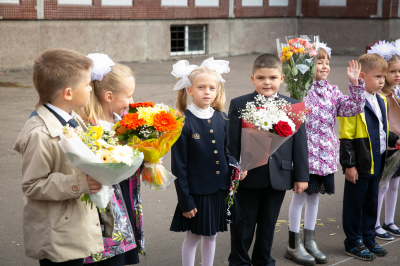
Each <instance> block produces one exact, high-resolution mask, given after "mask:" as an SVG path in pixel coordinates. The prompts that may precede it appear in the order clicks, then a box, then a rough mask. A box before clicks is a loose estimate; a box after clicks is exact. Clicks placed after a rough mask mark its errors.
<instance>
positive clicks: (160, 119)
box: [153, 111, 179, 132]
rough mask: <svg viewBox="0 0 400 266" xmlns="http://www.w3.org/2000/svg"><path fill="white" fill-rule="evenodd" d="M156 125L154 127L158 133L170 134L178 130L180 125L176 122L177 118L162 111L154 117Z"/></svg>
mask: <svg viewBox="0 0 400 266" xmlns="http://www.w3.org/2000/svg"><path fill="white" fill-rule="evenodd" d="M153 120H154V124H153V126H154V127H155V128H156V130H157V131H158V132H164V131H165V132H168V131H174V130H175V129H177V128H178V126H179V123H178V121H176V120H175V117H174V116H173V115H172V114H170V113H168V112H165V111H161V112H159V113H157V114H155V115H154V117H153Z"/></svg>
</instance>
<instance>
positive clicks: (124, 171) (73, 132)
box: [58, 125, 143, 209]
mask: <svg viewBox="0 0 400 266" xmlns="http://www.w3.org/2000/svg"><path fill="white" fill-rule="evenodd" d="M59 135H60V138H61V140H60V141H59V142H58V143H59V145H60V147H61V149H62V150H63V152H64V153H65V155H66V156H67V158H68V159H69V160H70V164H71V165H72V166H74V167H76V168H78V169H79V170H80V171H82V172H84V173H85V174H87V175H89V176H91V177H92V178H93V179H95V180H96V181H97V182H99V183H101V184H102V185H103V187H102V189H101V190H100V192H98V193H96V194H90V195H86V194H85V195H84V196H83V197H82V198H81V200H82V201H86V202H88V201H91V202H92V203H94V204H95V205H96V206H97V207H99V208H100V209H104V208H105V207H106V206H107V204H108V202H109V201H110V199H111V197H112V195H113V189H112V188H110V187H108V186H110V185H114V184H118V183H120V182H121V181H122V180H124V179H126V178H128V177H130V176H132V175H133V174H135V173H136V171H137V169H138V168H139V166H140V165H141V163H142V161H143V154H142V153H140V152H139V151H138V150H137V149H132V148H131V147H129V146H126V145H125V146H122V145H118V144H117V143H116V139H114V138H113V135H114V132H108V131H107V130H106V129H103V128H102V127H100V126H89V127H88V130H87V131H83V130H82V128H81V127H77V128H75V129H74V128H71V127H69V126H68V125H67V126H65V127H64V128H63V131H62V132H59ZM89 199H90V200H89Z"/></svg>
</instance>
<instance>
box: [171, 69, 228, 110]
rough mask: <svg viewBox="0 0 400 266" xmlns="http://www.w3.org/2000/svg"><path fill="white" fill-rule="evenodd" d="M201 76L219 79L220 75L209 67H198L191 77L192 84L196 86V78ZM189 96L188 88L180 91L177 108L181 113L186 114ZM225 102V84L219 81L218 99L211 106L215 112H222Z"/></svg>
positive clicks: (177, 97)
mask: <svg viewBox="0 0 400 266" xmlns="http://www.w3.org/2000/svg"><path fill="white" fill-rule="evenodd" d="M200 74H211V75H215V76H216V78H217V79H218V73H217V72H216V71H215V70H213V69H210V68H208V67H197V68H195V69H194V70H193V71H192V73H190V75H189V80H190V83H192V84H194V81H195V79H196V77H197V76H198V75H200ZM188 96H189V95H188V94H187V88H184V89H182V90H179V91H178V93H177V96H176V108H178V110H179V111H181V112H184V111H185V110H186V108H187V103H188ZM225 101H226V98H225V87H224V83H223V82H221V81H219V80H218V84H217V97H215V99H214V101H213V102H212V103H211V105H210V106H211V107H212V108H214V109H215V110H217V111H220V112H222V111H223V109H224V105H225Z"/></svg>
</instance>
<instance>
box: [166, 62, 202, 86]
mask: <svg viewBox="0 0 400 266" xmlns="http://www.w3.org/2000/svg"><path fill="white" fill-rule="evenodd" d="M196 67H197V65H190V64H189V61H187V60H179V61H178V62H176V63H175V64H174V65H173V66H172V72H171V74H172V76H174V77H176V78H179V80H178V82H177V83H176V84H175V86H174V91H179V90H182V89H184V88H187V87H190V86H192V83H191V82H190V80H189V75H190V73H192V71H193V70H194V69H195V68H196Z"/></svg>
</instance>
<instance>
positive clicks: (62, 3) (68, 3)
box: [58, 0, 92, 6]
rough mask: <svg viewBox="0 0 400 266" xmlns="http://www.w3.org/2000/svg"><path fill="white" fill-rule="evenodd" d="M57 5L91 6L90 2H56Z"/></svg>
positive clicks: (90, 0) (62, 0) (83, 0)
mask: <svg viewBox="0 0 400 266" xmlns="http://www.w3.org/2000/svg"><path fill="white" fill-rule="evenodd" d="M58 4H59V5H85V6H87V5H90V6H91V5H92V0H58Z"/></svg>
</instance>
